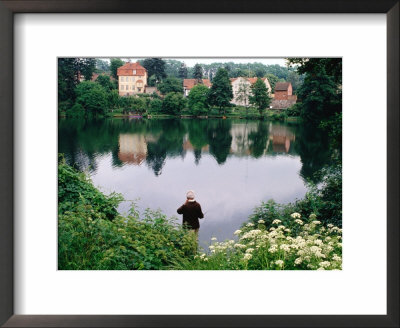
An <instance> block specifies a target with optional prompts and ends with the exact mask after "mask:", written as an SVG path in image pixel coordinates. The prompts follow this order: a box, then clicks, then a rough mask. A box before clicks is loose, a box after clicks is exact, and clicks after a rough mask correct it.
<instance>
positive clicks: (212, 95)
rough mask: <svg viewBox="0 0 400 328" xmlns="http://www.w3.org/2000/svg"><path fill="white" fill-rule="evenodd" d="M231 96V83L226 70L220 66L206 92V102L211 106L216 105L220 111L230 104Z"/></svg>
mask: <svg viewBox="0 0 400 328" xmlns="http://www.w3.org/2000/svg"><path fill="white" fill-rule="evenodd" d="M232 98H233V92H232V85H231V81H230V80H229V77H228V71H227V70H226V69H224V68H220V69H218V71H217V74H216V75H215V77H214V79H213V85H212V87H211V89H210V90H209V93H208V99H207V102H208V104H209V105H211V106H216V107H218V108H219V111H220V112H221V111H222V109H224V113H225V107H228V106H230V101H231V100H232Z"/></svg>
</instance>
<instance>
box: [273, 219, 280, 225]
mask: <svg viewBox="0 0 400 328" xmlns="http://www.w3.org/2000/svg"><path fill="white" fill-rule="evenodd" d="M281 222H282V221H281V220H278V219H275V220H274V221H272V224H279V223H281Z"/></svg>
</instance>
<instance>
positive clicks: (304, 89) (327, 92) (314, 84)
mask: <svg viewBox="0 0 400 328" xmlns="http://www.w3.org/2000/svg"><path fill="white" fill-rule="evenodd" d="M298 95H299V98H300V99H301V114H300V115H301V118H302V119H303V120H304V121H305V122H307V123H312V124H317V125H319V124H320V122H321V121H323V120H325V119H329V118H330V117H332V116H333V115H335V113H339V112H341V109H342V94H341V92H340V89H338V87H337V84H336V83H335V78H334V77H333V76H331V75H328V74H327V73H326V71H325V69H324V68H323V67H321V70H320V71H314V72H313V73H312V74H310V73H307V74H306V78H305V80H304V83H303V85H302V86H301V88H300V89H299V91H298Z"/></svg>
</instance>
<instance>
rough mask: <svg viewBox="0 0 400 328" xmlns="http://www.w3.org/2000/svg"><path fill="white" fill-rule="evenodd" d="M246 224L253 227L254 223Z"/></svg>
mask: <svg viewBox="0 0 400 328" xmlns="http://www.w3.org/2000/svg"><path fill="white" fill-rule="evenodd" d="M246 226H247V227H254V223H251V222H249V223H247V224H246Z"/></svg>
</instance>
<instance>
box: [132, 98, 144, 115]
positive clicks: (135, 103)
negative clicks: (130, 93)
mask: <svg viewBox="0 0 400 328" xmlns="http://www.w3.org/2000/svg"><path fill="white" fill-rule="evenodd" d="M132 98H133V99H132V109H133V110H134V111H136V112H138V113H144V112H145V111H146V110H147V104H146V99H144V98H141V97H132Z"/></svg>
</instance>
